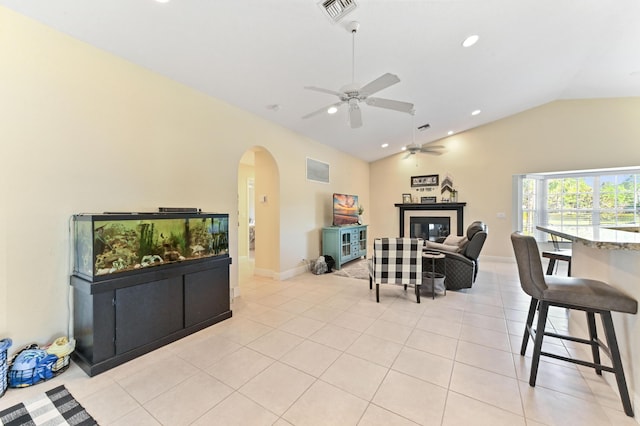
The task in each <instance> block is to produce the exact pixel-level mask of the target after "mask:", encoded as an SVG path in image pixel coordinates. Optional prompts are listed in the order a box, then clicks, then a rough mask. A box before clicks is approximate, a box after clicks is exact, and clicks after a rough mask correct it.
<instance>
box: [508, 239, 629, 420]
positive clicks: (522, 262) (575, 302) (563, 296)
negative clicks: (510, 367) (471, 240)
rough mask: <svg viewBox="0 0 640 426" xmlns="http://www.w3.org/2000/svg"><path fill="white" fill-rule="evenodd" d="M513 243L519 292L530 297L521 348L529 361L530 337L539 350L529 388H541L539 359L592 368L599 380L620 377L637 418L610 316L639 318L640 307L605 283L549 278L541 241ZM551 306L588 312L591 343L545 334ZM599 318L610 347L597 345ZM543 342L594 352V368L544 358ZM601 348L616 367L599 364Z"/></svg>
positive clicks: (623, 396)
mask: <svg viewBox="0 0 640 426" xmlns="http://www.w3.org/2000/svg"><path fill="white" fill-rule="evenodd" d="M511 243H512V244H513V251H514V253H515V256H516V262H517V264H518V273H519V275H520V286H521V287H522V290H524V292H525V293H527V294H528V295H529V296H531V304H530V305H529V314H528V315H527V325H526V326H525V330H524V336H523V338H522V346H521V348H520V355H522V356H524V354H525V352H526V350H527V343H528V342H529V336H531V337H532V339H533V342H534V345H533V357H532V360H531V375H530V376H529V385H530V386H532V387H533V386H535V385H536V376H537V374H538V365H539V362H540V356H548V357H551V358H555V359H559V360H563V361H567V362H571V363H574V364H579V365H583V366H586V367H591V368H594V369H595V371H596V374H598V375H602V372H603V371H608V372H611V373H614V374H615V376H616V382H617V384H618V390H619V392H620V399H622V406H623V407H624V412H625V413H626V414H627V416H630V417H633V407H632V406H631V400H630V398H629V391H628V390H627V382H626V380H625V377H624V370H623V368H622V360H621V359H620V350H619V349H618V341H617V339H616V333H615V330H614V328H613V321H612V319H611V311H616V312H624V313H629V314H635V313H636V312H637V311H638V302H637V301H636V300H635V299H633V298H631V297H629V296H627V295H626V294H624V293H623V292H621V291H620V290H618V289H616V288H615V287H612V286H610V285H608V284H606V283H604V282H602V281H596V280H591V279H586V278H574V277H559V276H556V275H544V274H543V273H542V261H541V260H540V255H539V253H540V252H539V251H538V244H536V240H535V239H534V238H533V237H530V236H525V235H521V234H518V233H513V234H511ZM551 306H559V307H562V308H567V309H575V310H580V311H584V312H585V313H586V314H587V326H588V328H589V339H581V338H578V337H572V336H566V335H561V334H557V333H550V332H546V331H544V330H545V325H546V321H547V314H548V312H549V307H551ZM536 309H538V323H537V327H536V328H533V327H532V325H533V317H534V316H535V313H536ZM595 314H600V317H601V318H602V324H603V326H604V334H605V337H606V341H607V344H606V345H605V344H604V343H603V342H602V341H601V340H599V339H598V335H597V331H596V320H595ZM544 336H552V337H556V338H559V339H564V340H570V341H572V342H577V343H584V344H587V345H589V346H591V353H592V355H593V362H589V361H583V360H580V359H574V358H568V357H564V356H561V355H556V354H553V353H548V352H543V351H542V339H543V337H544ZM600 348H602V351H603V352H604V353H605V354H607V355H608V356H609V357H610V358H611V363H612V365H613V366H612V367H609V366H606V365H603V364H602V363H601V362H600Z"/></svg>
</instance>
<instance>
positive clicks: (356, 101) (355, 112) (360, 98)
mask: <svg viewBox="0 0 640 426" xmlns="http://www.w3.org/2000/svg"><path fill="white" fill-rule="evenodd" d="M359 29H360V24H359V23H358V22H356V21H353V22H350V23H349V24H348V25H347V31H349V32H351V34H352V38H353V42H352V58H351V59H352V66H351V83H349V84H346V85H344V86H343V87H342V88H341V89H340V91H334V90H330V89H324V88H321V87H315V86H305V89H307V90H313V91H316V92H320V93H325V94H329V95H334V96H337V97H338V98H339V99H340V101H339V102H336V103H334V104H331V105H328V106H325V107H322V108H320V109H318V110H316V111H313V112H311V113H309V114H307V115H305V116H303V117H302V118H303V119H306V118H311V117H314V116H316V115H319V114H322V113H324V112H325V111H327V112H328V111H329V109H330V108H334V107H335V108H338V107H339V106H341V105H344V104H347V105H348V106H349V115H348V123H349V125H350V126H351V128H353V129H356V128H358V127H361V126H362V113H361V111H360V102H364V103H365V104H367V105H369V106H373V107H377V108H384V109H390V110H393V111H399V112H404V113H407V114H411V113H412V111H413V104H412V103H409V102H403V101H396V100H393V99H384V98H377V97H371V95H374V94H376V93H378V92H380V91H382V90H384V89H386V88H388V87H390V86H393V85H394V84H396V83H399V82H400V78H399V77H398V76H397V75H395V74H391V73H385V74H383V75H381V76H380V77H378V78H376V79H375V80H373V81H371V82H369V83H368V84H365V85H364V86H362V87H360V85H359V84H358V83H356V82H355V37H356V33H357V32H358V30H359Z"/></svg>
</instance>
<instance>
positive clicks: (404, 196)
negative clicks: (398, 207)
mask: <svg viewBox="0 0 640 426" xmlns="http://www.w3.org/2000/svg"><path fill="white" fill-rule="evenodd" d="M402 204H411V194H402Z"/></svg>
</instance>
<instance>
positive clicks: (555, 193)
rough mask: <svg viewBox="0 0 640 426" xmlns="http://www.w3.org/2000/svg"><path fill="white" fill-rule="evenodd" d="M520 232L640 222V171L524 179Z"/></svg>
mask: <svg viewBox="0 0 640 426" xmlns="http://www.w3.org/2000/svg"><path fill="white" fill-rule="evenodd" d="M515 181H516V182H517V185H518V187H517V188H516V189H517V191H516V192H517V194H518V198H519V200H518V206H519V207H518V210H519V211H518V217H519V218H520V219H519V222H520V223H519V224H517V228H518V231H521V232H523V233H524V234H527V235H536V234H538V235H539V233H537V232H536V225H558V226H560V225H562V226H615V225H625V224H631V223H639V222H640V169H638V168H633V169H610V170H594V171H581V172H564V173H548V174H547V173H545V174H534V175H521V176H517V178H516V179H515Z"/></svg>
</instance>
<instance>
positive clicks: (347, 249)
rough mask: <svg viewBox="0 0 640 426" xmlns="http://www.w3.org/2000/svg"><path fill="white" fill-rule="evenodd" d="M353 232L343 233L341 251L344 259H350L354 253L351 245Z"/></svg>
mask: <svg viewBox="0 0 640 426" xmlns="http://www.w3.org/2000/svg"><path fill="white" fill-rule="evenodd" d="M351 241H352V238H351V234H350V233H349V232H343V233H342V239H341V243H340V252H341V254H342V259H343V260H348V259H349V258H350V257H351V256H352V254H353V248H352V247H351Z"/></svg>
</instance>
